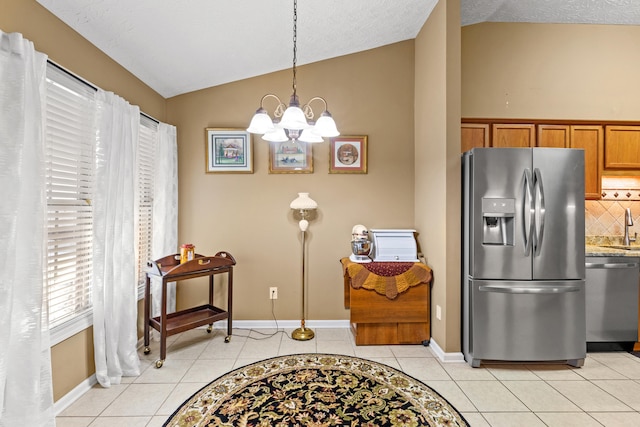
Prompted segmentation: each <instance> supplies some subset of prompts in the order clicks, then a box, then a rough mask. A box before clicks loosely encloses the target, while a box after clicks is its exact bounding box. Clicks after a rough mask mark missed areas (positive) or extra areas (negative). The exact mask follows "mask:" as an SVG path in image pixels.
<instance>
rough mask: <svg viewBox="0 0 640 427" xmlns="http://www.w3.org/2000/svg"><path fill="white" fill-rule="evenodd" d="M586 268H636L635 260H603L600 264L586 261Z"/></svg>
mask: <svg viewBox="0 0 640 427" xmlns="http://www.w3.org/2000/svg"><path fill="white" fill-rule="evenodd" d="M584 266H585V267H586V268H638V263H637V262H605V263H602V264H599V263H595V262H587V263H585V265H584Z"/></svg>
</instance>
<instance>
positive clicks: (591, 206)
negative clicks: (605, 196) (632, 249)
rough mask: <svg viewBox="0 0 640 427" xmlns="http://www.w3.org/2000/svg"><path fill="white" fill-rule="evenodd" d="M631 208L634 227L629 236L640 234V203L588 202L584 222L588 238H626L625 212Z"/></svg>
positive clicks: (616, 201) (618, 201) (617, 201)
mask: <svg viewBox="0 0 640 427" xmlns="http://www.w3.org/2000/svg"><path fill="white" fill-rule="evenodd" d="M626 208H631V216H632V217H633V226H631V227H629V234H630V235H631V237H633V233H635V232H637V233H638V234H640V201H634V200H587V201H585V209H584V213H585V215H584V222H585V234H586V235H587V236H620V237H622V236H624V211H625V209H626Z"/></svg>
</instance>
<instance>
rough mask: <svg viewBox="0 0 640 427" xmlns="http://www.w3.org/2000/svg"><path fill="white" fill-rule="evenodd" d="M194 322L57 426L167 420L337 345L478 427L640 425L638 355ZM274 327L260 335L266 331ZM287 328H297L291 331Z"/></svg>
mask: <svg viewBox="0 0 640 427" xmlns="http://www.w3.org/2000/svg"><path fill="white" fill-rule="evenodd" d="M273 332H274V331H265V330H259V331H255V330H254V331H248V330H243V329H237V330H234V335H233V338H232V339H231V342H229V343H224V336H225V334H224V332H223V331H221V330H214V331H213V333H211V334H207V333H206V331H205V330H204V329H195V330H191V331H187V332H184V333H182V334H179V335H175V336H173V337H170V338H169V339H168V344H167V346H168V350H167V359H166V361H165V363H164V366H163V367H162V368H161V369H156V368H155V366H154V361H155V360H156V358H157V357H158V354H159V344H158V342H152V346H151V354H150V355H147V356H145V355H144V354H142V351H141V352H140V359H141V362H142V373H141V375H140V376H139V377H135V378H124V379H123V384H120V385H117V386H113V387H111V388H108V389H105V388H102V387H100V386H99V385H96V386H94V387H93V388H92V389H91V390H89V391H88V392H87V393H85V394H84V395H83V396H82V397H80V398H79V399H78V400H77V401H75V402H74V403H73V404H72V405H70V406H69V407H68V408H67V409H65V410H64V411H63V412H62V413H61V414H60V416H58V417H57V418H56V425H57V427H87V426H91V427H100V426H109V427H118V426H126V427H138V426H140V427H144V426H146V427H156V426H162V424H163V423H164V422H165V421H166V420H167V418H168V417H169V416H170V415H171V414H172V413H173V411H175V410H176V409H177V408H178V407H179V406H180V404H181V403H182V402H184V401H185V400H186V399H187V398H189V396H191V395H192V394H193V393H195V392H196V391H198V390H199V389H200V388H201V387H203V386H205V385H206V384H207V383H209V382H210V381H212V380H213V379H215V378H217V377H219V376H220V375H222V374H224V373H226V372H228V371H230V370H232V369H235V368H238V367H240V366H242V365H246V364H248V363H252V362H255V361H258V360H262V359H266V358H269V357H275V356H279V355H285V354H295V353H313V352H317V353H332V354H345V355H350V356H357V357H362V358H365V359H371V360H374V361H377V362H381V363H385V364H387V365H389V366H392V367H394V368H397V369H400V370H402V371H404V372H406V373H407V374H409V375H411V376H413V377H414V378H417V379H419V380H421V381H422V382H424V383H426V384H427V385H429V386H430V387H431V388H433V389H434V390H436V391H437V392H438V393H440V394H441V395H442V396H444V397H445V398H446V399H447V400H448V401H449V402H450V403H451V404H453V406H455V407H456V408H457V409H458V410H459V411H460V412H461V413H462V414H463V415H464V417H465V418H466V419H467V421H468V422H469V424H470V425H472V426H479V427H480V426H494V427H502V426H519V427H520V426H558V427H560V426H561V427H571V426H580V427H589V426H612V427H614V426H615V427H624V426H640V412H639V411H640V358H636V357H634V356H633V355H631V354H628V353H626V352H600V353H588V355H587V359H586V361H585V365H584V366H583V367H582V368H572V367H570V366H567V365H563V364H487V365H483V366H482V367H480V368H476V369H474V368H471V367H469V365H467V364H465V363H442V362H440V361H439V359H437V358H436V357H435V356H434V355H433V354H432V353H431V350H430V349H429V348H428V347H424V346H422V345H404V346H386V345H383V346H356V345H355V343H354V341H353V338H352V336H351V333H350V332H349V330H348V329H316V330H315V332H316V338H315V339H313V340H310V341H306V342H299V341H295V340H292V339H291V338H289V336H288V335H287V334H286V333H284V332H277V333H275V334H274V335H272V336H270V335H268V334H269V333H273ZM265 333H266V334H267V335H263V334H265ZM287 333H290V331H287Z"/></svg>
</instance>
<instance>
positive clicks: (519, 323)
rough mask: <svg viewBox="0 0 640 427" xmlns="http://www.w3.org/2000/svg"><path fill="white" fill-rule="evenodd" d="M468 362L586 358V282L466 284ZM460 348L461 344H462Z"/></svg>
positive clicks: (574, 361) (471, 282)
mask: <svg viewBox="0 0 640 427" xmlns="http://www.w3.org/2000/svg"><path fill="white" fill-rule="evenodd" d="M466 285H467V286H468V287H469V288H468V289H467V291H468V292H469V293H470V299H471V313H470V316H469V317H467V318H466V319H465V321H467V322H469V325H468V327H469V331H470V332H469V333H470V335H471V336H470V337H469V338H470V340H469V344H470V345H467V346H466V348H463V350H464V352H465V358H466V359H467V362H469V363H470V364H472V365H474V366H478V365H479V363H480V361H481V360H507V361H543V360H570V361H573V362H570V363H572V364H575V365H581V364H582V362H583V359H584V358H585V356H586V339H585V336H586V329H585V308H584V307H585V303H584V301H585V283H584V280H569V281H539V282H536V281H528V282H520V281H498V280H496V281H489V280H475V281H474V280H468V282H467V284H466ZM463 347H465V346H463Z"/></svg>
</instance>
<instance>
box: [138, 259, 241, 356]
mask: <svg viewBox="0 0 640 427" xmlns="http://www.w3.org/2000/svg"><path fill="white" fill-rule="evenodd" d="M234 265H236V260H235V259H234V258H233V256H231V254H230V253H228V252H218V253H217V254H215V256H212V257H207V256H203V255H199V254H196V255H195V258H194V259H193V260H191V261H188V262H185V263H183V264H180V254H174V255H167V256H165V257H164V258H160V259H158V260H156V261H149V262H148V263H147V267H148V270H147V280H146V286H145V290H144V354H149V353H151V349H150V348H149V332H150V327H151V328H154V329H155V330H157V331H158V332H160V358H159V359H158V360H156V368H161V367H162V365H163V364H164V360H165V358H166V356H167V337H168V336H171V335H174V334H178V333H180V332H184V331H187V330H189V329H193V328H197V327H199V326H204V325H207V324H208V325H209V327H208V328H207V332H208V333H210V332H211V331H212V329H213V327H212V326H213V323H214V322H217V321H218V320H224V319H227V336H226V337H225V339H224V342H226V343H228V342H229V341H230V340H231V329H232V328H231V319H232V307H233V305H232V303H233V266H234ZM221 273H227V309H226V311H225V310H223V309H221V308H219V307H216V306H214V305H213V278H214V277H213V276H215V275H216V274H221ZM203 276H209V303H208V304H205V305H201V306H199V307H192V308H188V309H185V310H181V311H177V312H175V313H169V314H167V284H168V283H169V282H176V281H180V280H187V279H193V278H196V277H203ZM152 277H161V278H162V288H161V289H162V297H161V305H160V307H161V310H160V311H161V313H160V316H158V317H151V278H152Z"/></svg>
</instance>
